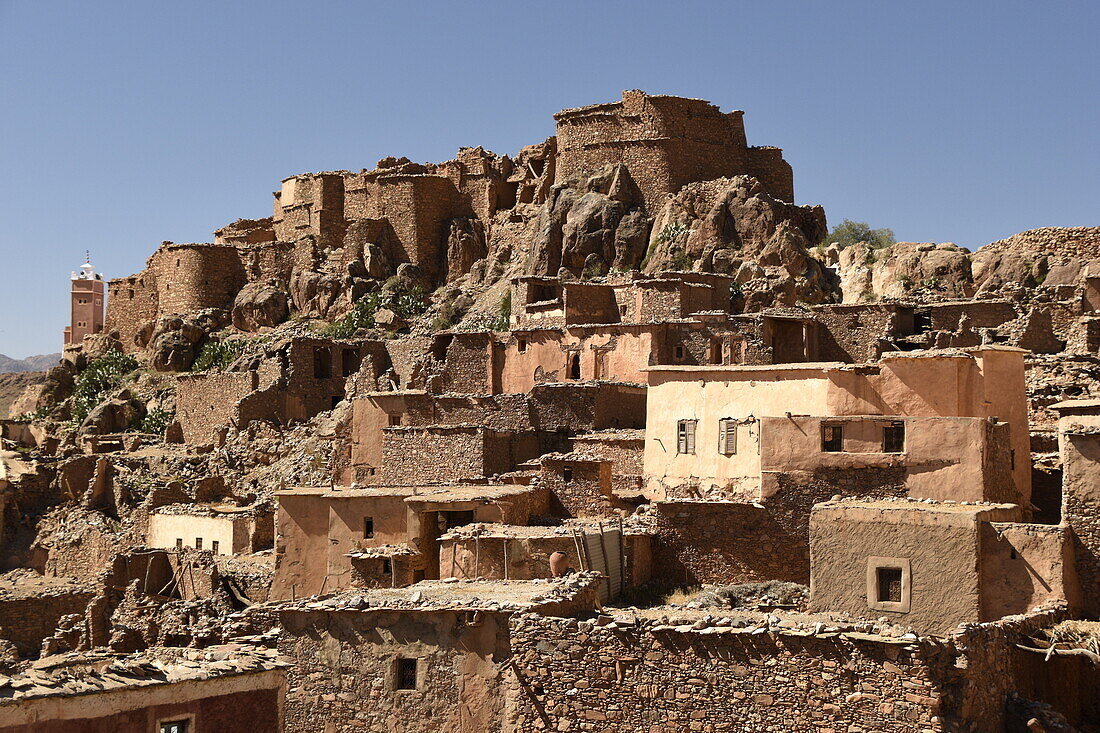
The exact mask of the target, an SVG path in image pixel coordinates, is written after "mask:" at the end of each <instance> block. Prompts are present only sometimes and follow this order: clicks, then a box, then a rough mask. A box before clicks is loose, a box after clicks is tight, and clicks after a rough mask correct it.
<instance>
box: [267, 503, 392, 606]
mask: <svg viewBox="0 0 1100 733" xmlns="http://www.w3.org/2000/svg"><path fill="white" fill-rule="evenodd" d="M404 498H405V495H404V494H403V493H401V492H394V493H392V494H376V495H364V494H363V493H362V492H356V491H355V490H344V491H340V490H333V491H331V492H328V491H325V490H320V489H314V490H305V491H301V493H297V492H284V493H280V494H279V495H278V499H279V510H278V514H277V515H276V522H277V535H276V536H277V543H276V548H275V558H276V562H275V578H274V580H273V582H272V584H271V594H270V597H271V599H272V600H285V599H288V598H294V597H298V598H300V597H302V596H306V595H312V594H314V593H319V592H321V589H322V587H323V588H324V591H325V592H326V593H331V592H335V591H337V590H340V589H342V588H345V587H347V586H348V585H349V584H350V583H351V571H352V563H351V560H350V558H348V557H347V554H348V553H349V552H352V551H355V550H360V549H364V548H370V547H380V546H382V545H390V544H406V543H407V542H408V540H409V526H408V508H407V506H406V504H405V501H404ZM367 517H369V518H371V520H372V522H373V529H374V535H373V537H366V536H365V532H364V530H365V524H364V519H365V518H367Z"/></svg>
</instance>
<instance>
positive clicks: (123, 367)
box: [70, 351, 138, 424]
mask: <svg viewBox="0 0 1100 733" xmlns="http://www.w3.org/2000/svg"><path fill="white" fill-rule="evenodd" d="M137 367H138V363H137V359H135V358H134V357H132V356H130V355H129V354H123V353H122V352H121V351H109V352H107V353H106V354H104V355H103V356H101V357H99V358H97V359H92V360H91V361H90V362H88V366H87V367H85V368H84V371H82V372H80V374H78V375H77V377H76V382H75V384H74V385H73V406H72V410H71V411H70V413H71V415H72V421H73V422H74V423H76V424H79V423H82V422H84V418H86V417H88V413H89V412H91V411H92V408H94V407H95V406H96V405H98V404H99V403H100V402H102V401H103V398H104V397H105V396H106V395H107V393H108V392H110V391H112V390H114V389H116V388H118V386H119V385H120V384H122V380H123V378H124V377H125V376H126V375H127V374H129V373H130V372H132V371H134V370H135V369H137Z"/></svg>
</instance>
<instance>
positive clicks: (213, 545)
mask: <svg viewBox="0 0 1100 733" xmlns="http://www.w3.org/2000/svg"><path fill="white" fill-rule="evenodd" d="M210 551H211V552H213V553H214V554H215V555H217V554H218V541H217V540H214V541H213V542H211V543H210Z"/></svg>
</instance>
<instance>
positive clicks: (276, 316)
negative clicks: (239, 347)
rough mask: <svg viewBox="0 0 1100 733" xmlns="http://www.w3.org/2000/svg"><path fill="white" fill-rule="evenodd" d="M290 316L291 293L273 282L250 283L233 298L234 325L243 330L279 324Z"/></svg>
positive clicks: (253, 329)
mask: <svg viewBox="0 0 1100 733" xmlns="http://www.w3.org/2000/svg"><path fill="white" fill-rule="evenodd" d="M288 316H290V304H289V295H288V294H287V292H286V291H285V290H283V289H282V288H280V287H276V286H275V285H274V284H272V283H261V282H257V283H249V284H248V285H245V286H244V287H243V288H241V290H240V292H238V293H237V297H236V298H234V299H233V311H232V318H233V326H234V327H235V328H237V329H239V330H241V331H258V330H259V329H261V328H263V327H265V326H277V325H279V324H280V323H282V322H283V321H285V320H286V319H287V317H288Z"/></svg>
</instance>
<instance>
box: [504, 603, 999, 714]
mask: <svg viewBox="0 0 1100 733" xmlns="http://www.w3.org/2000/svg"><path fill="white" fill-rule="evenodd" d="M666 628H667V627H666ZM511 629H512V654H513V663H512V667H511V672H510V674H509V675H508V678H509V680H512V679H516V678H518V687H519V689H512V690H510V693H511V694H510V699H511V702H512V705H511V706H509V708H508V713H509V717H508V719H507V722H506V724H505V728H504V729H505V730H506V731H528V730H535V729H541V730H597V731H613V732H618V731H624V732H625V731H657V730H685V731H688V730H691V731H696V730H698V731H707V730H713V731H731V732H732V731H745V732H749V731H752V732H754V733H755V732H756V731H764V730H776V731H779V730H782V731H798V732H802V731H804V732H805V733H820V732H821V731H825V730H832V731H857V730H862V731H908V732H910V733H923V732H924V731H927V730H932V729H939V728H940V727H941V726H942V725H943V722H944V720H945V719H946V720H948V721H951V720H952V719H953V716H951V715H950V714H949V712H950V707H951V703H952V701H953V700H952V696H953V693H954V689H955V684H956V681H957V680H958V678H959V676H960V675H962V676H963V677H969V676H970V675H968V673H966V672H959V671H958V670H956V669H954V661H955V657H956V655H955V654H954V653H951V651H949V650H948V649H946V648H945V647H943V646H940V645H939V644H936V643H932V642H916V643H913V644H911V645H908V646H903V645H899V644H889V643H885V642H880V641H857V640H854V639H847V638H844V637H842V636H831V637H825V638H822V637H814V636H796V635H794V634H789V633H785V632H783V631H779V632H776V631H772V632H769V633H766V634H749V633H738V634H709V635H704V634H700V633H698V632H695V631H687V632H681V631H680V629H679V628H677V629H676V630H669V631H656V630H653V628H652V627H650V628H641V629H639V628H632V627H627V628H625V629H624V628H623V627H621V626H620V627H619V628H617V629H615V630H611V629H609V628H607V627H599V626H593V625H592V624H591V623H590V622H580V623H578V622H577V621H575V620H572V619H560V618H549V617H545V616H535V615H529V614H524V615H517V616H514V617H513V618H512V622H511ZM737 631H741V630H740V629H738V630H737ZM744 631H746V632H747V631H748V630H747V629H746V630H744ZM513 675H515V677H514V678H513ZM512 684H513V685H514V684H516V683H515V682H513V683H512ZM977 730H989V731H992V730H995V728H984V727H981V726H980V725H979V727H977Z"/></svg>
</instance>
